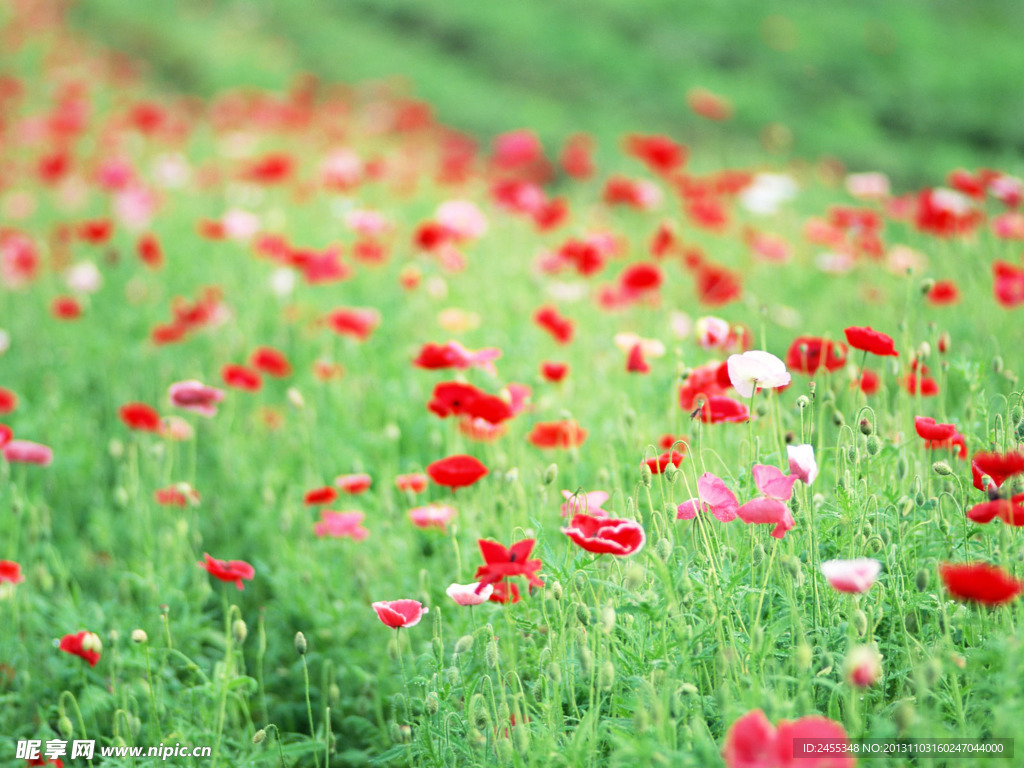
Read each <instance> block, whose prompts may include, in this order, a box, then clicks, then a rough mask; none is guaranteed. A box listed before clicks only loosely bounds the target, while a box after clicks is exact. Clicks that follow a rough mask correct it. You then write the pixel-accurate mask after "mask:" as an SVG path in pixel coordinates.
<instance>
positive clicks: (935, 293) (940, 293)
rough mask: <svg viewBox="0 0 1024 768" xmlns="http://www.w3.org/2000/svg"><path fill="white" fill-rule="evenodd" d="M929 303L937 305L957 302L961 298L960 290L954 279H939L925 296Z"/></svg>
mask: <svg viewBox="0 0 1024 768" xmlns="http://www.w3.org/2000/svg"><path fill="white" fill-rule="evenodd" d="M925 298H926V299H927V300H928V303H929V304H932V305H933V306H936V307H942V306H947V305H949V304H956V303H957V302H958V301H959V300H960V291H959V289H958V288H957V287H956V283H954V282H953V281H952V280H939V281H937V282H936V283H935V285H933V286H932V288H931V290H930V291H928V294H927V295H926V296H925Z"/></svg>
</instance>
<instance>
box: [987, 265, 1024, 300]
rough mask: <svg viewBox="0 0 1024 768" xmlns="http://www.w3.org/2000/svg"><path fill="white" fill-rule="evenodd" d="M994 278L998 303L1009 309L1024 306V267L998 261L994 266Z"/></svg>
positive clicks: (993, 288)
mask: <svg viewBox="0 0 1024 768" xmlns="http://www.w3.org/2000/svg"><path fill="white" fill-rule="evenodd" d="M992 276H993V278H994V279H995V282H994V283H993V286H992V290H993V292H994V293H995V297H996V301H998V302H999V303H1000V304H1001V305H1002V306H1004V307H1006V308H1007V309H1010V308H1013V307H1016V306H1020V305H1021V304H1024V267H1018V266H1015V265H1013V264H1010V263H1009V262H1006V261H998V260H997V261H995V262H994V263H993V264H992Z"/></svg>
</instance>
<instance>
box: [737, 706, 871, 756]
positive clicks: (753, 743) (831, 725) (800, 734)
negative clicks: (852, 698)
mask: <svg viewBox="0 0 1024 768" xmlns="http://www.w3.org/2000/svg"><path fill="white" fill-rule="evenodd" d="M803 739H829V740H835V741H836V742H837V743H838V742H842V743H846V742H847V740H848V738H847V735H846V731H845V730H844V729H843V726H842V725H840V724H839V723H836V722H833V721H832V720H829V719H827V718H824V717H820V716H818V715H808V716H807V717H801V718H800V719H799V720H797V721H795V722H789V721H787V720H781V721H779V727H778V728H775V727H773V726H772V724H771V723H770V722H768V718H767V717H765V715H764V712H763V711H762V710H760V709H755V710H753V711H751V712H748V713H747V714H745V715H744V716H743V717H741V718H740V719H739V720H737V721H736V722H735V723H733V724H732V726H731V727H730V728H729V732H728V733H727V734H726V735H725V744H724V746H723V747H722V757H723V758H724V759H725V765H726V766H727V768H853V766H854V765H855V763H856V761H855V759H854V758H853V757H850V756H848V755H845V754H825V755H820V756H819V755H807V754H797V750H798V746H797V743H796V742H797V741H798V740H803Z"/></svg>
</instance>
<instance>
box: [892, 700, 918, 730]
mask: <svg viewBox="0 0 1024 768" xmlns="http://www.w3.org/2000/svg"><path fill="white" fill-rule="evenodd" d="M894 718H895V720H896V727H897V728H899V731H900V733H901V734H902V733H907V732H908V731H909V730H910V729H911V728H913V727H914V723H915V722H916V721H917V712H916V711H915V710H914V705H913V703H912V702H909V701H904V702H900V705H899V706H898V707H896V712H895V715H894Z"/></svg>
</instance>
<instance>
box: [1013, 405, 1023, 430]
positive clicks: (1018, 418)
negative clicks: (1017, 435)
mask: <svg viewBox="0 0 1024 768" xmlns="http://www.w3.org/2000/svg"><path fill="white" fill-rule="evenodd" d="M1022 421H1024V408H1021V407H1020V406H1019V405H1015V406H1013V410H1011V411H1010V423H1011V424H1013V426H1015V427H1019V426H1020V425H1021V422H1022Z"/></svg>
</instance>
